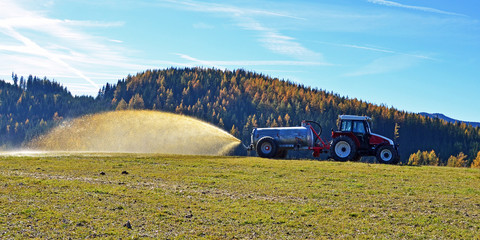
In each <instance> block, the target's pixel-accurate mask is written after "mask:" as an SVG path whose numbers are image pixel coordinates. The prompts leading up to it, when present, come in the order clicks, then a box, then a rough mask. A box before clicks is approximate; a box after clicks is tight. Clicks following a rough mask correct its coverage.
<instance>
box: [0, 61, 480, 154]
mask: <svg viewBox="0 0 480 240" xmlns="http://www.w3.org/2000/svg"><path fill="white" fill-rule="evenodd" d="M7 85H8V87H7V88H8V89H10V90H8V91H9V92H17V93H16V94H7V95H5V94H2V93H0V99H6V101H8V102H9V106H11V107H10V108H9V109H6V110H5V111H3V110H2V113H3V112H5V113H7V114H3V115H2V116H3V119H5V121H6V122H3V121H2V126H0V127H2V128H1V130H0V131H3V133H7V134H6V135H5V136H4V135H1V137H2V138H3V139H0V141H3V144H4V145H5V144H7V145H8V144H18V143H19V142H20V141H15V142H13V143H12V141H10V140H9V138H14V139H17V140H18V139H21V138H22V136H23V137H24V140H25V139H28V137H29V136H30V135H28V134H23V135H21V134H19V133H18V132H14V131H12V130H11V129H12V126H13V125H16V123H19V126H20V128H21V126H22V124H21V123H22V121H23V122H24V121H26V120H25V118H26V117H27V116H30V115H29V114H30V110H29V109H31V108H30V107H29V104H37V105H38V107H42V108H45V109H47V110H48V115H45V114H44V115H42V116H43V117H44V118H43V120H44V121H45V122H47V123H52V124H54V123H55V120H54V119H57V120H58V118H69V117H74V116H79V115H81V114H85V113H89V112H90V113H91V112H98V111H107V110H115V109H118V110H123V109H154V110H162V111H167V112H175V113H180V114H184V115H189V116H194V117H196V118H199V119H201V120H204V121H206V122H210V123H212V124H214V125H217V126H219V127H220V128H223V129H225V130H227V131H229V132H230V133H232V134H233V135H235V136H236V137H238V138H239V139H241V140H242V141H243V142H244V143H247V142H249V138H250V132H251V130H252V128H254V127H266V126H272V127H273V126H292V125H298V124H299V123H300V122H301V121H302V120H304V119H306V120H315V121H318V122H319V123H320V124H321V125H322V126H323V128H324V129H325V131H324V132H323V133H322V136H323V137H324V138H326V139H329V138H330V132H329V131H328V130H329V129H331V128H336V119H337V117H338V115H340V114H354V115H367V116H371V117H372V118H373V124H374V126H373V129H374V131H375V132H376V133H379V134H382V135H385V136H387V137H389V138H392V139H394V129H395V126H396V125H397V126H399V130H398V136H399V138H398V139H396V141H398V142H399V143H400V154H401V156H402V161H403V162H406V161H407V160H408V156H409V155H410V154H411V153H415V152H417V151H418V150H422V151H430V150H435V152H436V153H437V154H438V156H439V157H440V161H441V163H442V164H445V163H446V161H447V159H448V157H449V156H450V155H456V154H458V153H460V152H464V153H465V154H467V155H468V156H470V157H474V156H476V154H477V152H478V151H479V150H480V128H478V127H477V128H474V127H472V126H470V125H467V124H465V123H458V122H457V123H450V122H447V121H444V120H441V119H438V118H434V119H432V118H429V117H424V116H422V115H420V114H414V113H409V112H405V111H399V110H397V109H395V108H389V107H387V106H382V105H380V106H379V105H375V104H371V103H368V102H365V101H363V100H358V99H349V98H346V97H343V96H340V95H338V94H334V93H332V92H327V91H325V90H322V89H316V88H311V87H307V86H304V85H299V84H294V83H291V82H289V81H283V80H280V79H276V78H270V77H268V76H265V75H262V74H258V73H253V72H247V71H244V70H235V71H229V70H225V71H223V70H218V69H203V68H184V69H177V68H170V69H164V70H146V71H145V72H142V73H138V74H136V75H134V76H132V75H129V76H127V77H126V78H125V79H122V80H119V81H118V82H117V83H116V84H113V85H112V84H107V85H105V86H104V87H103V88H102V89H101V91H100V92H99V95H98V96H97V97H96V98H95V99H93V98H88V97H87V98H85V97H83V98H81V97H72V96H71V95H70V94H69V93H68V94H67V93H65V94H64V95H60V96H64V98H60V99H57V102H53V103H54V104H52V101H50V102H46V101H43V100H41V101H36V102H35V101H34V102H32V103H24V104H21V105H19V106H16V105H15V103H16V102H17V101H18V99H20V97H19V96H20V95H22V94H26V95H28V96H33V97H34V99H41V96H46V98H47V99H53V100H54V99H55V97H54V96H55V95H56V94H55V93H50V92H45V91H43V90H42V91H43V92H42V91H38V93H37V90H36V88H34V87H33V86H32V87H27V88H25V89H22V87H19V86H13V85H10V84H7V83H3V86H7ZM22 99H23V98H22ZM69 99H70V100H69ZM60 103H61V104H64V105H59V104H60ZM73 103H75V104H76V105H73ZM37 105H34V106H37ZM1 107H4V106H3V105H2V106H1ZM77 108H78V109H77ZM69 109H70V110H69ZM72 111H73V112H72ZM55 112H57V113H58V114H57V115H56V117H55V118H54V116H53V115H54V114H55ZM7 115H8V116H7ZM17 115H18V116H23V117H18V116H17ZM37 115H38V114H37ZM5 116H7V117H5ZM40 117H41V116H40V115H39V116H38V117H35V119H37V121H40V119H41V118H40ZM17 119H18V120H17ZM37 125H38V124H37ZM5 129H7V131H6V130H5ZM8 129H10V130H9V131H8ZM192 134H195V132H192ZM0 143H2V142H0ZM469 161H470V162H471V159H470V160H469Z"/></svg>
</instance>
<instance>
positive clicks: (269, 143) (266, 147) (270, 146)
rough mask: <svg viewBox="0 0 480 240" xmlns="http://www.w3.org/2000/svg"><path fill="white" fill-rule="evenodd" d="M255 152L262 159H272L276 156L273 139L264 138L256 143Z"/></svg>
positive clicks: (275, 144)
mask: <svg viewBox="0 0 480 240" xmlns="http://www.w3.org/2000/svg"><path fill="white" fill-rule="evenodd" d="M256 150H257V154H258V156H260V157H262V158H273V157H275V155H277V143H276V142H275V140H273V138H270V137H264V138H262V139H260V140H259V141H258V143H257V149H256Z"/></svg>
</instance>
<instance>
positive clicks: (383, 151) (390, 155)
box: [376, 145, 400, 164]
mask: <svg viewBox="0 0 480 240" xmlns="http://www.w3.org/2000/svg"><path fill="white" fill-rule="evenodd" d="M376 157H377V161H378V162H379V163H385V164H397V163H398V162H399V160H400V157H399V156H398V153H397V150H395V149H394V148H393V147H392V146H390V145H383V146H381V147H379V148H378V149H377V156H376Z"/></svg>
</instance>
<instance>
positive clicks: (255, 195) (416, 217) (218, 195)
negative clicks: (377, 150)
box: [0, 154, 480, 239]
mask: <svg viewBox="0 0 480 240" xmlns="http://www.w3.org/2000/svg"><path fill="white" fill-rule="evenodd" d="M123 171H126V172H127V173H128V174H122V172H123ZM124 173H125V172H124ZM0 206H1V208H0V238H2V239H10V238H12V239H23V238H27V237H34V238H42V239H45V238H62V239H68V238H69V237H71V238H73V239H78V238H95V237H100V238H112V239H118V238H127V239H131V238H160V239H166V238H168V239H183V238H188V239H198V238H205V239H249V238H258V239H318V238H320V239H321V238H325V239H339V238H347V239H350V238H365V239H371V238H380V239H385V238H389V239H398V238H409V239H410V238H413V239H432V238H435V239H439V238H440V239H476V238H477V239H478V238H479V237H480V170H478V169H466V168H447V167H408V166H390V165H380V164H366V163H352V162H347V163H340V162H330V161H298V160H285V161H283V160H266V159H260V158H244V157H211V156H174V155H134V154H76V155H75V154H74V155H68V154H63V155H62V154H60V155H58V156H56V155H45V156H30V157H28V156H20V157H18V156H17V157H16V156H0ZM130 226H131V228H129V227H130Z"/></svg>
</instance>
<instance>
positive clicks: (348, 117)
mask: <svg viewBox="0 0 480 240" xmlns="http://www.w3.org/2000/svg"><path fill="white" fill-rule="evenodd" d="M338 118H340V120H360V121H370V120H372V119H371V118H370V117H366V116H355V115H339V116H338Z"/></svg>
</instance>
